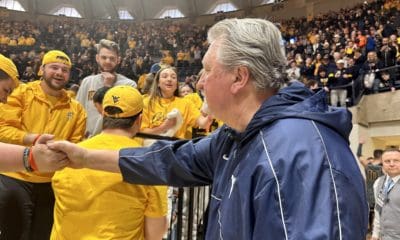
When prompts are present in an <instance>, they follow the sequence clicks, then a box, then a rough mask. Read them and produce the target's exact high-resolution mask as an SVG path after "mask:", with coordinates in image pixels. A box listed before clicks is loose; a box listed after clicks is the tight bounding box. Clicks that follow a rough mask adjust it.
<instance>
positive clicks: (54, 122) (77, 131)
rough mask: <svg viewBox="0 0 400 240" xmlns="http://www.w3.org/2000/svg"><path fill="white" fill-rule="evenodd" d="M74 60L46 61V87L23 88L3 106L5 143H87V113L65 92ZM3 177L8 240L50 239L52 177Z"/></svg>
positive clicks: (1, 200) (3, 224) (53, 54)
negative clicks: (46, 137) (44, 139)
mask: <svg viewBox="0 0 400 240" xmlns="http://www.w3.org/2000/svg"><path fill="white" fill-rule="evenodd" d="M70 68H71V60H70V59H69V57H68V56H67V55H66V54H65V53H64V52H61V51H57V50H52V51H49V52H48V53H46V55H44V57H43V60H42V66H41V68H40V69H41V71H40V73H41V74H40V75H41V76H42V77H41V79H42V80H41V81H34V82H30V83H27V84H23V85H20V86H19V87H18V88H17V89H15V91H14V92H13V93H12V94H11V95H10V97H9V98H8V102H7V104H3V105H1V106H0V111H1V113H2V115H1V117H0V141H2V142H7V143H13V144H19V145H24V146H32V145H34V144H35V142H36V141H37V139H38V137H39V136H40V134H42V133H50V134H54V136H55V138H56V139H66V140H69V141H72V142H79V141H81V140H82V138H83V136H84V132H85V125H86V113H85V110H84V109H83V107H82V106H81V105H80V104H79V103H78V102H77V101H75V100H73V99H71V98H70V97H69V96H68V95H67V93H66V91H65V90H64V87H65V85H66V84H67V82H68V79H69V73H70ZM27 170H28V171H24V172H16V173H10V172H3V173H1V174H0V180H1V183H2V184H1V185H0V212H1V214H0V229H1V238H4V239H30V238H31V239H49V236H50V231H51V226H52V224H53V213H52V212H53V206H54V194H53V190H52V188H51V177H52V175H53V172H47V173H38V172H36V171H34V170H36V169H35V167H32V169H29V168H28V169H27Z"/></svg>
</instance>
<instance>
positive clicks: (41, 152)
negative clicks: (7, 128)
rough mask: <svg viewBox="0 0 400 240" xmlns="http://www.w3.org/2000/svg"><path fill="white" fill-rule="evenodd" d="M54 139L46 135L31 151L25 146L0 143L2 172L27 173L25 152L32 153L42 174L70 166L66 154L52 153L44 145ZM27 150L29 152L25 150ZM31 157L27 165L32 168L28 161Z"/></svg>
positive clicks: (0, 168) (0, 166)
mask: <svg viewBox="0 0 400 240" xmlns="http://www.w3.org/2000/svg"><path fill="white" fill-rule="evenodd" d="M51 139H53V136H52V135H48V134H44V135H42V136H41V137H39V139H38V141H37V144H36V145H35V146H33V147H32V148H31V149H30V150H29V151H27V150H28V149H27V148H26V147H24V146H20V145H14V144H7V143H0V154H1V155H2V156H3V157H2V159H1V161H0V171H4V172H13V171H26V168H25V166H24V161H23V158H24V157H23V156H24V152H26V153H27V154H29V152H31V154H32V158H33V162H34V164H35V166H36V167H37V169H36V168H35V169H34V170H37V171H40V172H54V171H55V170H58V169H61V168H63V167H65V166H66V165H67V164H68V160H67V158H66V156H65V154H63V153H60V152H55V151H51V150H50V149H48V147H47V146H46V145H45V144H44V143H46V142H47V141H49V140H51ZM25 149H27V150H25ZM28 158H29V156H28V155H27V157H26V160H27V161H26V165H27V166H29V167H32V165H31V163H30V162H29V161H28V160H29V159H28Z"/></svg>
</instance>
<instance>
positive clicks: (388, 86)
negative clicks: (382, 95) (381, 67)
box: [379, 71, 396, 92]
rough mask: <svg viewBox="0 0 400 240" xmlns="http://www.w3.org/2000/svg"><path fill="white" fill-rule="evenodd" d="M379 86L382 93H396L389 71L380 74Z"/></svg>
mask: <svg viewBox="0 0 400 240" xmlns="http://www.w3.org/2000/svg"><path fill="white" fill-rule="evenodd" d="M381 78H382V80H381V84H380V86H379V88H380V89H381V90H383V91H387V90H390V91H391V92H394V91H396V87H395V83H394V79H393V78H392V75H391V74H390V73H389V71H383V72H381Z"/></svg>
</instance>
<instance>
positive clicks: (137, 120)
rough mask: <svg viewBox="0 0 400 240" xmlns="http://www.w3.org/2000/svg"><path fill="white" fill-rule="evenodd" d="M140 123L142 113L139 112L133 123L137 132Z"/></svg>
mask: <svg viewBox="0 0 400 240" xmlns="http://www.w3.org/2000/svg"><path fill="white" fill-rule="evenodd" d="M140 125H142V114H140V115H139V116H138V117H137V118H136V120H135V122H134V123H133V126H134V128H135V129H136V130H137V131H138V132H139V130H140Z"/></svg>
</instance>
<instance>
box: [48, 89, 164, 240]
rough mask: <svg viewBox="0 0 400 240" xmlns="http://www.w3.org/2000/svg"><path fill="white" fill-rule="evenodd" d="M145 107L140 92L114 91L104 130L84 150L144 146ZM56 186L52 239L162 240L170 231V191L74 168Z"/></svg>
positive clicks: (106, 108)
mask: <svg viewBox="0 0 400 240" xmlns="http://www.w3.org/2000/svg"><path fill="white" fill-rule="evenodd" d="M101 89H102V88H101ZM103 89H104V88H103ZM104 90H105V89H104ZM96 93H98V91H97V92H96ZM142 109H143V98H142V96H141V94H140V93H139V91H138V90H136V89H135V88H133V87H131V86H115V87H113V88H111V89H109V90H108V91H107V92H106V93H105V96H104V100H103V109H102V112H103V113H104V120H103V130H102V132H101V133H100V134H98V135H96V136H94V137H92V138H90V139H88V140H85V141H83V142H81V143H79V146H82V147H84V148H87V149H99V148H101V149H115V150H119V149H121V148H126V147H139V146H141V141H139V140H138V139H135V138H134V136H135V135H136V133H137V132H138V131H139V128H140V115H141V113H142ZM52 186H53V189H54V194H55V198H56V202H55V206H54V225H53V230H52V234H51V239H58V238H61V237H63V236H67V237H68V238H69V239H82V238H91V239H154V240H155V239H159V240H160V239H161V238H162V236H163V235H164V232H165V231H166V229H167V225H168V223H167V220H166V217H165V216H166V214H167V187H164V186H144V185H131V184H128V183H124V182H123V179H122V177H121V175H120V174H116V173H107V172H99V171H95V170H90V169H79V170H78V169H72V168H65V169H63V170H62V171H58V172H57V173H56V174H55V175H54V177H53V185H52ZM116 196H117V197H116Z"/></svg>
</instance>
